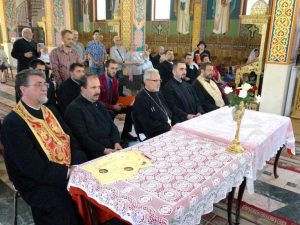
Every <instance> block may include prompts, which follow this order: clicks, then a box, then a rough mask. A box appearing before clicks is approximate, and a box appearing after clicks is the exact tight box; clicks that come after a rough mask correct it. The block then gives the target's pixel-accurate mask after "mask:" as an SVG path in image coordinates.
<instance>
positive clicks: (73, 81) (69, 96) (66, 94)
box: [56, 63, 84, 115]
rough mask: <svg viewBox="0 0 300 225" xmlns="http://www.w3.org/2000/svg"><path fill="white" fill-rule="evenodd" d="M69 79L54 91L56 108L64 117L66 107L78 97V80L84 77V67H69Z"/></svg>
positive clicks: (75, 65) (79, 65)
mask: <svg viewBox="0 0 300 225" xmlns="http://www.w3.org/2000/svg"><path fill="white" fill-rule="evenodd" d="M69 70H70V75H71V76H70V77H69V78H68V79H67V80H65V81H64V82H62V84H61V85H59V86H58V88H57V90H56V96H57V102H58V108H59V111H60V113H61V115H64V113H65V111H66V108H67V107H68V105H69V104H70V103H71V102H72V101H73V100H74V99H75V98H77V97H78V96H79V95H80V85H79V80H80V79H81V78H82V77H83V76H84V66H83V65H82V64H80V63H73V64H71V65H70V69H69Z"/></svg>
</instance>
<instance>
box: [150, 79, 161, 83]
mask: <svg viewBox="0 0 300 225" xmlns="http://www.w3.org/2000/svg"><path fill="white" fill-rule="evenodd" d="M148 80H150V79H148ZM150 81H153V82H162V80H161V79H159V80H150Z"/></svg>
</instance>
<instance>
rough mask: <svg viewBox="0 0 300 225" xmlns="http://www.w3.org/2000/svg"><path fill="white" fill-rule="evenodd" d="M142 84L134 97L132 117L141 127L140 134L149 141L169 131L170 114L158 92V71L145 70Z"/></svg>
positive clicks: (159, 81)
mask: <svg viewBox="0 0 300 225" xmlns="http://www.w3.org/2000/svg"><path fill="white" fill-rule="evenodd" d="M144 83H145V87H144V89H142V90H141V91H140V92H139V93H138V95H137V96H136V99H135V102H134V105H133V111H132V115H133V119H134V121H135V123H138V124H139V126H140V127H141V129H140V132H141V133H144V134H145V136H146V138H147V139H149V138H152V137H155V136H157V135H159V134H162V133H164V132H167V131H169V130H170V129H171V118H172V112H171V111H170V110H169V109H168V107H167V103H166V102H165V99H164V97H163V95H162V94H161V93H160V91H159V88H160V84H161V79H160V75H159V72H158V70H156V69H148V70H146V71H145V73H144Z"/></svg>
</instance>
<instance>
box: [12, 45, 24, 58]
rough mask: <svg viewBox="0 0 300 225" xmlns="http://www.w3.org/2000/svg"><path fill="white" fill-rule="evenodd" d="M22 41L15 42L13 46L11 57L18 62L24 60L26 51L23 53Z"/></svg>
mask: <svg viewBox="0 0 300 225" xmlns="http://www.w3.org/2000/svg"><path fill="white" fill-rule="evenodd" d="M22 43H23V42H21V41H18V40H17V41H15V42H14V44H13V49H12V51H11V56H12V57H14V58H15V59H17V60H24V59H25V56H24V51H23V46H22Z"/></svg>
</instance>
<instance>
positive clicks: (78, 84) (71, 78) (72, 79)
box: [71, 77, 79, 85]
mask: <svg viewBox="0 0 300 225" xmlns="http://www.w3.org/2000/svg"><path fill="white" fill-rule="evenodd" d="M71 80H72V81H74V82H75V83H76V84H78V85H79V82H78V81H76V80H75V79H73V78H72V77H71Z"/></svg>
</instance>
